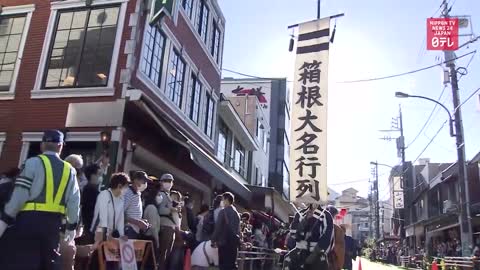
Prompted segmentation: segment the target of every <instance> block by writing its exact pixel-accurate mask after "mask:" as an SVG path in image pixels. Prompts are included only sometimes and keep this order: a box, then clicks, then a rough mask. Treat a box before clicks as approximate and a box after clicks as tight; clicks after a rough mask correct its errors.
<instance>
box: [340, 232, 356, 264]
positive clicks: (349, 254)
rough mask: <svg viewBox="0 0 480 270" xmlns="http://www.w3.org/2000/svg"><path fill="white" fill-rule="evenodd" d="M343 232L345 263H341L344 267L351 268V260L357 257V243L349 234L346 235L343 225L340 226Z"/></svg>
mask: <svg viewBox="0 0 480 270" xmlns="http://www.w3.org/2000/svg"><path fill="white" fill-rule="evenodd" d="M340 227H341V228H342V229H343V231H344V232H345V263H344V265H343V268H344V269H347V270H352V267H353V265H352V260H356V258H357V245H356V243H355V240H353V238H352V237H351V236H348V235H347V233H346V228H345V226H344V225H341V226H340Z"/></svg>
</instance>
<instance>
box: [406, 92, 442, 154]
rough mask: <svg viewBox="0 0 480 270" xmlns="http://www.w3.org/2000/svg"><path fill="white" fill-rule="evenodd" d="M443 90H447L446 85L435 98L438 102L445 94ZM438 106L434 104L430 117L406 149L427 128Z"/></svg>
mask: <svg viewBox="0 0 480 270" xmlns="http://www.w3.org/2000/svg"><path fill="white" fill-rule="evenodd" d="M445 89H447V85H445V86H444V87H443V90H442V93H440V96H439V97H438V98H437V100H440V99H441V98H442V96H443V94H444V93H445ZM437 106H438V104H436V103H435V107H433V110H432V112H431V113H430V115H429V116H428V118H427V120H426V121H425V123H424V124H423V126H422V128H421V129H420V131H419V132H418V133H417V135H416V136H415V138H414V139H413V140H412V141H411V142H410V143H409V144H408V145H407V147H406V148H409V147H410V146H411V145H412V144H413V143H414V142H415V141H416V140H417V139H418V137H420V134H422V132H423V130H424V129H425V128H426V127H427V124H428V122H429V121H430V119H431V118H432V116H433V113H434V112H435V109H436V108H437Z"/></svg>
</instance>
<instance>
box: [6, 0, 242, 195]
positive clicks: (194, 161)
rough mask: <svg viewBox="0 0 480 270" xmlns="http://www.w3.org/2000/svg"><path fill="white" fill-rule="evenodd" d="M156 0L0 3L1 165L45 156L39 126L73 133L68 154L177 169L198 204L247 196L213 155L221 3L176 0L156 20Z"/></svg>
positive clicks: (180, 183) (120, 166) (122, 166)
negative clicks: (223, 194)
mask: <svg viewBox="0 0 480 270" xmlns="http://www.w3.org/2000/svg"><path fill="white" fill-rule="evenodd" d="M152 1H153V2H154V3H157V4H161V3H163V1H160V0H152ZM147 2H148V1H142V0H93V1H84V0H65V1H44V0H0V4H1V6H2V9H1V13H0V19H1V23H0V36H1V39H0V55H1V56H2V57H1V59H2V62H1V63H0V64H1V69H0V141H1V143H0V150H1V151H0V169H1V170H5V169H7V168H10V167H16V166H20V165H21V164H22V163H23V162H24V160H25V159H26V158H28V157H30V156H33V155H35V154H37V153H38V152H39V142H40V140H41V134H42V131H43V130H45V129H51V128H55V129H61V130H63V131H64V132H65V133H66V140H67V145H66V147H65V151H64V154H69V153H80V154H82V155H83V156H84V158H85V159H86V160H87V163H88V162H93V161H95V160H96V159H97V158H99V156H100V155H101V154H102V153H105V154H107V155H108V156H109V158H110V164H111V166H110V172H112V171H116V170H125V171H130V170H134V169H144V170H147V171H149V172H150V173H153V174H161V173H164V172H170V173H172V174H173V175H174V176H175V178H176V181H175V187H176V189H178V190H180V191H182V192H188V193H190V194H191V196H192V197H193V198H194V199H195V201H196V202H198V204H200V202H201V201H202V200H203V201H204V202H207V203H208V202H209V201H210V197H211V195H212V190H217V191H222V190H230V191H233V192H234V193H236V194H237V195H238V197H239V199H240V201H242V200H243V201H248V200H250V198H251V192H250V190H249V189H248V188H247V187H246V186H245V183H243V182H241V181H240V180H239V179H238V178H237V177H235V175H234V174H233V173H231V172H229V171H228V170H225V168H224V167H223V165H222V163H221V162H219V161H218V159H217V158H216V157H215V155H216V153H217V151H216V150H217V149H216V141H217V138H218V134H219V132H218V127H217V117H216V115H217V110H218V107H219V105H218V103H219V99H220V81H221V72H220V70H221V65H222V54H223V33H224V29H225V18H224V17H223V14H222V11H221V10H220V8H219V6H218V3H217V1H216V0H183V1H173V2H170V1H167V2H168V3H169V4H172V3H173V4H172V5H171V6H169V8H167V9H166V10H167V12H166V13H165V14H164V15H162V16H161V17H160V19H159V20H158V21H155V22H152V23H151V24H150V23H149V22H151V21H150V17H151V12H150V10H149V6H146V3H147ZM245 147H247V145H245ZM240 152H241V151H240ZM237 157H238V159H239V160H238V161H237ZM241 158H242V155H241V154H238V155H237V154H235V155H233V159H234V161H232V162H233V163H232V164H235V166H236V165H237V164H241ZM236 167H239V166H236Z"/></svg>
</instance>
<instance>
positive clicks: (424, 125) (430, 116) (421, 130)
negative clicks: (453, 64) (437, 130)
mask: <svg viewBox="0 0 480 270" xmlns="http://www.w3.org/2000/svg"><path fill="white" fill-rule="evenodd" d="M440 7H441V6H440ZM439 10H440V9H439ZM437 12H438V10H437ZM435 13H436V12H435ZM475 55H476V51H475V53H474V54H472V57H470V60H469V61H468V63H467V65H466V67H465V70H467V69H468V67H469V66H470V64H471V63H472V61H473V58H474V57H475ZM464 75H466V73H463V74H461V75H460V78H458V81H460V80H461V79H462V77H463V76H464ZM446 88H447V85H445V86H444V87H443V90H442V93H441V94H440V96H439V97H438V98H437V101H440V99H441V98H442V96H443V94H444V93H445V89H446ZM437 107H438V104H435V106H434V107H433V109H432V112H431V113H430V115H429V116H428V118H427V120H426V121H425V123H424V124H423V127H422V128H421V129H420V131H419V132H418V133H417V135H416V136H415V138H414V139H413V140H412V141H411V142H410V143H409V144H408V145H407V147H406V148H409V147H410V146H411V145H412V144H413V143H414V142H415V141H416V140H417V139H418V137H420V134H421V133H422V132H423V131H424V130H425V128H426V127H427V125H428V122H429V121H430V119H431V118H432V116H433V114H434V112H435V109H437ZM437 112H438V111H437Z"/></svg>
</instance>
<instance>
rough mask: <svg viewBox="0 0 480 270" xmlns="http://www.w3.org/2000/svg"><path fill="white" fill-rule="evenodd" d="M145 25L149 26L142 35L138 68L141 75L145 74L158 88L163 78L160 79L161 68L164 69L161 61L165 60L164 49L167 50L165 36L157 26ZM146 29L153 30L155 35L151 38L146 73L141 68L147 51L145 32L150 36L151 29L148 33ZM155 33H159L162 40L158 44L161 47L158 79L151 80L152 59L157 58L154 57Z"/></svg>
mask: <svg viewBox="0 0 480 270" xmlns="http://www.w3.org/2000/svg"><path fill="white" fill-rule="evenodd" d="M146 27H149V28H146V29H145V33H144V36H143V41H142V42H143V43H142V44H143V45H144V46H143V48H142V51H141V59H140V63H139V67H138V68H139V70H140V72H141V73H143V75H145V76H146V77H147V78H148V79H149V80H150V81H151V82H153V83H154V84H155V86H157V87H158V88H160V87H161V85H162V82H163V80H162V77H163V76H162V75H163V70H164V67H163V63H164V61H165V51H166V50H167V48H166V46H167V36H166V35H165V33H164V32H163V31H162V30H161V29H160V27H158V26H152V27H150V26H147V25H146ZM148 29H152V30H155V35H154V36H153V39H151V42H152V44H153V47H152V51H151V55H148V57H149V58H151V59H150V63H148V62H146V66H145V68H147V66H149V68H148V71H149V72H148V74H146V70H145V71H144V70H143V69H144V67H143V63H145V61H146V58H145V55H146V54H147V53H148V52H146V49H148V48H147V47H148V45H147V44H146V41H147V40H146V38H147V34H148V35H149V38H152V35H151V31H150V33H148ZM157 35H159V36H160V37H161V38H162V39H163V42H162V44H160V46H161V48H162V52H161V54H160V63H159V64H158V66H159V71H158V72H159V74H158V78H157V80H158V81H157V82H155V81H154V80H153V79H154V78H152V70H153V69H154V67H153V61H154V59H155V58H157V57H155V51H156V49H157V48H158V47H157V46H156V38H157Z"/></svg>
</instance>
